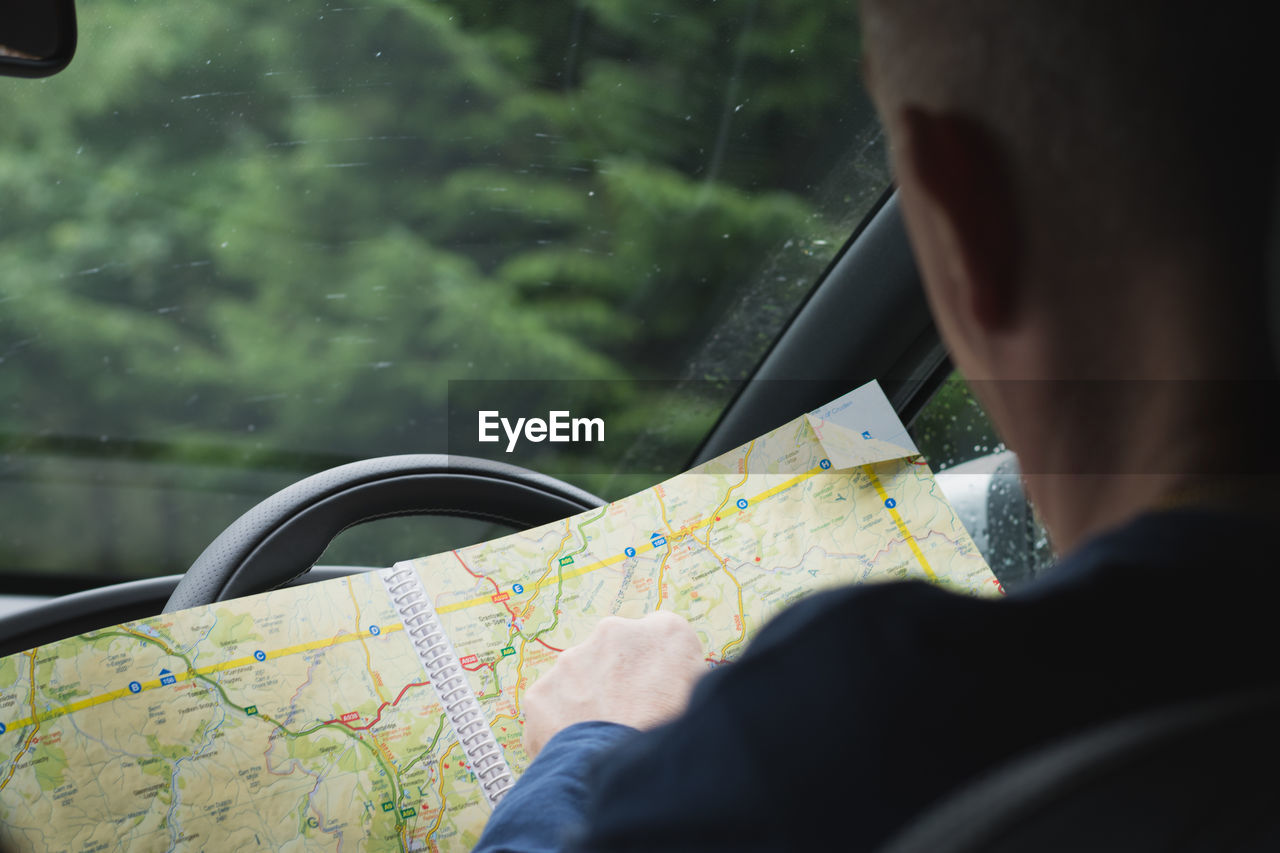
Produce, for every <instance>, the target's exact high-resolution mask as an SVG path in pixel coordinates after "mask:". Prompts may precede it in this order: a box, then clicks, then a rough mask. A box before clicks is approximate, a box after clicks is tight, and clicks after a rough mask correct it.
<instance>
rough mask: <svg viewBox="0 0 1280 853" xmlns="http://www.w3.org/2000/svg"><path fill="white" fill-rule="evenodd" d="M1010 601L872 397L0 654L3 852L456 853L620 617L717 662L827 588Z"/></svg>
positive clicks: (855, 397) (470, 839)
mask: <svg viewBox="0 0 1280 853" xmlns="http://www.w3.org/2000/svg"><path fill="white" fill-rule="evenodd" d="M906 578H919V579H923V580H927V581H931V582H934V583H938V584H941V585H944V586H947V587H949V588H951V589H954V590H955V591H957V592H960V593H966V594H979V595H982V594H993V595H995V594H999V585H998V584H997V583H996V580H995V578H994V577H993V576H992V574H991V572H990V570H989V569H988V568H987V566H986V564H985V563H984V562H983V560H982V558H981V556H980V555H979V554H978V552H977V549H976V548H975V547H974V545H973V542H972V541H971V540H970V538H969V536H968V534H967V533H966V532H965V530H964V528H963V527H962V526H961V524H960V522H959V521H958V520H957V519H956V516H955V513H954V512H953V511H952V509H951V507H950V506H949V505H948V504H947V502H946V500H945V499H944V498H943V497H942V494H941V492H940V490H939V489H938V487H937V485H936V483H935V482H934V479H933V475H932V473H931V472H930V470H929V468H928V466H927V465H926V464H925V462H924V460H923V459H921V458H920V456H919V453H918V451H917V450H916V448H915V446H914V444H912V443H911V440H910V438H909V437H908V436H907V433H906V430H905V429H904V428H903V427H902V424H901V423H900V422H899V421H898V419H897V417H896V416H895V415H894V413H893V410H892V408H891V407H890V406H889V404H888V401H887V400H886V399H885V398H884V395H883V393H882V392H881V391H880V389H879V387H878V386H877V385H875V384H874V383H873V384H871V385H868V386H864V387H863V388H860V389H858V390H856V391H854V392H852V393H850V394H848V395H846V396H845V397H843V398H841V399H840V400H838V401H836V402H835V403H832V404H831V405H829V406H825V407H823V408H822V409H820V410H818V411H815V412H813V413H811V414H809V415H805V416H803V417H801V418H798V419H796V420H794V421H792V422H790V423H788V424H786V425H784V426H782V427H779V428H778V429H776V430H774V431H772V432H770V433H768V434H767V435H765V436H763V437H761V438H759V439H757V440H755V441H753V442H751V443H749V444H747V445H745V446H743V447H740V448H738V449H736V450H734V451H732V452H729V453H726V454H724V455H723V456H720V457H718V458H716V459H713V460H712V461H710V462H707V463H705V464H703V465H701V466H699V467H697V468H695V469H693V470H692V471H689V472H687V473H684V474H681V475H679V476H677V477H674V478H672V479H670V480H667V481H665V482H663V483H660V484H658V485H656V486H654V487H653V488H651V489H649V490H647V491H644V492H641V493H639V494H636V495H633V496H631V497H629V498H625V499H623V500H619V501H616V502H614V503H612V504H609V505H607V506H604V507H601V508H599V509H595V510H591V511H589V512H585V513H582V514H580V515H576V516H573V517H571V518H567V519H564V520H563V521H559V522H555V523H552V524H547V525H544V526H542V527H538V528H534V529H531V530H527V531H524V532H521V533H516V534H513V535H510V536H506V537H503V538H501V539H496V540H493V541H491V542H485V543H482V544H479V545H473V546H470V547H467V548H460V549H458V550H456V551H450V552H447V553H443V554H436V555H434V556H431V557H424V558H421V559H417V560H411V561H407V562H404V563H399V564H397V565H396V566H394V567H393V568H391V569H386V570H382V571H370V572H366V573H362V574H355V575H352V576H350V577H346V578H340V579H337V580H331V581H326V582H324V583H317V584H310V585H305V586H300V587H292V588H287V589H282V590H277V591H274V592H268V593H265V594H262V595H257V596H252V597H249V598H243V599H238V600H235V601H228V602H223V603H219V604H214V605H210V606H207V607H197V608H193V609H191V610H186V611H182V612H180V613H173V614H165V615H162V616H156V617H153V618H150V619H143V620H139V621H137V622H130V623H126V624H124V625H119V626H116V627H113V628H106V629H103V630H99V631H91V632H89V633H87V634H83V635H81V636H78V637H72V638H70V639H67V640H63V641H61V642H57V643H52V644H50V645H46V646H41V647H38V648H35V649H32V650H30V651H27V652H23V653H20V654H17V655H13V656H11V657H8V658H5V659H3V660H0V849H6V850H7V849H10V848H13V849H18V850H116V849H131V850H241V849H271V850H312V849H315V850H348V851H354V850H388V849H390V850H396V849H399V850H467V849H470V847H471V846H472V845H473V844H474V843H475V842H476V840H477V839H478V837H479V834H480V832H481V830H482V829H483V827H484V823H485V821H486V819H487V818H488V816H489V814H490V812H491V810H492V807H493V804H494V803H495V802H497V801H498V800H499V799H500V798H501V796H502V794H503V792H504V791H505V790H506V789H507V788H508V787H509V786H510V785H511V784H512V783H513V782H514V780H515V779H517V778H518V777H519V774H520V773H521V772H522V771H523V769H524V767H525V766H526V765H527V763H528V758H527V756H526V755H525V753H524V750H523V747H522V745H521V734H522V722H521V705H520V703H521V697H522V694H523V691H524V690H525V689H526V688H527V687H528V685H529V684H531V683H532V682H533V681H534V680H535V679H537V678H538V676H539V675H540V674H542V673H545V672H546V671H547V670H548V668H550V667H551V666H552V665H553V664H554V663H555V660H556V657H557V655H558V654H559V653H560V652H561V651H563V650H564V649H566V648H568V647H569V646H571V645H573V644H575V643H578V642H580V641H581V640H582V639H583V638H585V637H586V635H587V633H588V632H589V631H590V629H591V627H592V626H593V625H594V624H595V622H596V621H598V620H599V619H601V618H602V617H604V616H607V615H609V614H619V615H623V616H639V615H642V614H644V613H648V612H652V611H654V610H659V609H662V610H671V611H674V612H676V613H679V614H681V615H683V616H685V617H687V618H688V619H689V620H690V621H691V622H692V623H693V625H694V627H695V628H696V630H697V632H698V635H699V637H700V638H701V640H702V644H703V648H704V650H705V653H706V659H707V664H708V666H709V667H711V666H718V665H721V664H723V663H724V662H726V661H732V660H733V659H734V657H735V656H736V655H737V654H738V653H740V652H741V650H742V649H743V648H744V646H745V645H746V644H747V643H748V642H749V641H750V638H751V636H752V635H753V634H754V633H755V632H756V631H757V630H758V629H759V628H760V627H761V625H763V624H764V623H765V622H766V621H767V620H768V619H769V618H770V617H771V616H772V615H773V614H775V613H777V612H778V611H779V610H781V609H782V608H784V607H786V606H787V605H788V604H790V603H792V602H793V601H795V600H797V599H798V598H800V597H802V596H805V595H808V594H811V593H813V592H815V591H818V590H821V589H824V588H829V587H833V586H838V585H843V584H851V583H866V582H873V581H886V580H899V579H906Z"/></svg>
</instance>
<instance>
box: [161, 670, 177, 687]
mask: <svg viewBox="0 0 1280 853" xmlns="http://www.w3.org/2000/svg"><path fill="white" fill-rule="evenodd" d="M177 680H178V679H176V678H174V677H173V675H172V674H171V673H170V672H169V670H167V669H162V670H160V686H161V687H168V686H169V685H170V684H173V683H175V682H176V681H177Z"/></svg>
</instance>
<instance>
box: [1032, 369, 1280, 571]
mask: <svg viewBox="0 0 1280 853" xmlns="http://www.w3.org/2000/svg"><path fill="white" fill-rule="evenodd" d="M1020 390H1021V396H1022V397H1023V398H1025V399H1022V400H1015V401H1013V403H1012V405H1014V406H1017V407H1018V408H1021V409H1023V410H1024V419H1023V420H1022V424H1023V425H1025V426H1026V429H1025V430H1023V431H1022V433H1021V434H1020V440H1019V442H1018V443H1019V445H1020V446H1019V447H1018V450H1019V459H1020V461H1021V463H1022V466H1023V472H1024V477H1025V479H1026V486H1027V492H1028V494H1029V495H1030V497H1031V499H1032V502H1033V504H1034V505H1035V506H1036V508H1037V511H1038V512H1039V513H1040V516H1041V518H1042V519H1043V520H1044V522H1045V526H1046V527H1047V528H1048V529H1049V531H1050V534H1051V537H1052V539H1053V542H1054V546H1055V549H1056V550H1057V551H1058V552H1059V553H1062V554H1065V553H1067V552H1069V551H1071V550H1073V549H1074V548H1076V547H1077V546H1078V545H1080V544H1082V543H1083V542H1084V541H1086V540H1088V539H1090V538H1092V537H1093V536H1095V535H1097V534H1099V533H1101V532H1103V531H1105V530H1108V529H1110V528H1113V527H1116V526H1118V525H1120V524H1123V523H1125V522H1126V521H1129V520H1130V519H1132V518H1134V517H1136V516H1138V515H1140V514H1142V513H1144V512H1148V511H1152V510H1157V509H1162V508H1168V507H1171V506H1186V505H1212V504H1218V503H1221V504H1224V505H1225V504H1227V503H1228V502H1231V501H1233V500H1235V501H1237V502H1238V501H1239V500H1241V499H1243V498H1245V494H1246V493H1247V495H1248V498H1247V499H1248V500H1249V501H1251V502H1256V501H1257V500H1259V499H1260V498H1261V497H1263V496H1265V495H1270V494H1272V492H1273V489H1272V486H1273V485H1274V483H1275V478H1273V477H1262V476H1260V473H1259V472H1260V470H1261V469H1260V467H1259V466H1258V465H1257V464H1256V462H1257V460H1258V457H1257V456H1256V453H1257V451H1259V450H1260V449H1261V445H1260V436H1259V434H1258V423H1257V421H1258V418H1257V417H1256V415H1254V414H1253V413H1252V412H1251V411H1249V409H1248V405H1247V401H1248V400H1249V399H1250V398H1251V397H1252V399H1253V400H1255V401H1256V400H1257V399H1258V397H1257V396H1253V395H1256V394H1257V393H1258V389H1257V386H1256V385H1254V384H1252V383H1246V382H1233V381H1219V382H1215V381H1208V380H1200V381H1189V380H1182V381H1175V380H1164V381H1134V380H1129V381H1124V380H1121V381H1115V382H1102V381H1099V382H1072V383H1052V382H1050V383H1034V384H1033V385H1031V386H1029V387H1027V388H1025V389H1020ZM1275 390H1276V388H1275V384H1274V383H1271V384H1270V386H1268V387H1266V390H1265V391H1264V392H1263V395H1262V396H1263V398H1265V397H1269V396H1270V395H1271V393H1273V392H1274V391H1275ZM1233 496H1234V498H1233Z"/></svg>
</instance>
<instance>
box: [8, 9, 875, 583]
mask: <svg viewBox="0 0 1280 853" xmlns="http://www.w3.org/2000/svg"><path fill="white" fill-rule="evenodd" d="M79 15H80V46H79V52H78V55H77V56H76V58H75V60H74V61H73V62H72V64H71V66H70V67H69V68H68V69H67V70H66V71H65V72H63V73H61V74H59V75H58V76H56V77H53V78H50V79H48V80H44V81H30V80H10V79H6V80H4V81H2V82H0V198H3V200H4V201H3V212H0V395H2V396H0V399H2V400H3V409H2V410H0V411H2V413H0V454H2V458H0V476H3V488H2V489H0V572H2V573H3V577H4V578H5V583H6V584H7V585H8V587H9V588H10V589H14V590H17V589H18V588H20V587H21V586H22V584H24V583H29V582H32V579H40V578H43V579H45V580H44V581H43V584H44V586H43V587H42V588H41V591H46V592H50V591H56V588H55V587H53V586H50V585H49V579H50V578H51V577H52V578H58V579H61V581H62V582H63V585H64V588H65V587H66V585H68V584H74V583H83V582H85V579H86V578H89V577H90V576H93V577H96V582H102V581H103V580H106V579H110V578H123V577H137V576H146V575H156V574H167V573H172V572H177V571H181V570H183V569H184V568H185V567H186V566H187V565H189V564H190V562H191V561H192V559H194V557H195V556H196V555H197V554H198V553H199V552H200V550H201V549H202V548H203V546H204V545H205V544H207V543H208V541H210V540H211V539H212V538H213V537H214V536H215V535H216V534H217V533H218V532H219V531H220V530H221V529H222V528H223V527H224V526H225V525H226V524H227V523H229V522H230V521H231V520H233V519H234V518H235V517H236V516H237V515H239V514H240V513H241V512H243V511H244V510H246V509H247V508H248V507H250V506H251V505H252V504H253V503H255V502H256V501H258V500H260V499H261V498H262V497H264V496H266V495H267V494H270V493H271V492H272V491H274V490H276V489H278V488H280V487H282V486H284V485H287V484H288V483H290V482H293V481H294V480H297V479H299V478H301V477H303V476H305V475H307V474H310V473H313V472H315V471H317V470H320V469H323V468H325V467H329V466H332V465H336V464H340V463H342V462H346V461H350V460H353V459H357V458H364V457H370V456H381V455H387V454H395V453H414V452H445V451H447V450H448V449H449V447H450V445H449V441H448V436H447V426H448V418H447V417H446V413H447V410H448V405H449V398H450V393H451V387H453V388H455V390H456V386H457V383H459V382H460V381H469V380H504V381H524V382H528V383H529V386H528V387H530V388H532V389H536V390H535V391H533V392H530V393H533V394H534V397H535V402H538V403H540V404H541V405H542V406H543V408H544V409H547V410H550V409H556V408H567V407H570V406H571V405H572V401H571V400H568V399H566V398H565V396H564V395H565V394H567V393H568V392H567V391H565V390H564V389H565V388H567V387H569V386H568V383H570V382H571V381H589V382H593V383H597V385H600V386H605V387H608V388H609V391H608V393H602V394H601V393H598V394H596V395H595V397H594V398H593V399H594V400H595V401H596V402H595V405H596V406H597V410H595V411H592V412H590V413H589V414H591V415H593V416H603V417H604V419H605V420H606V422H607V423H608V424H609V428H610V430H611V432H610V435H609V442H608V452H607V455H605V456H600V457H599V458H595V457H593V456H592V454H603V453H606V451H605V450H604V449H603V448H593V447H591V446H576V447H574V449H573V451H572V453H569V452H566V451H560V454H559V456H558V457H557V459H556V460H554V461H553V462H548V465H547V466H544V467H550V468H551V469H552V470H550V473H554V474H557V475H559V476H562V477H566V478H567V479H570V480H572V481H574V482H578V483H579V484H581V485H584V486H585V487H587V488H590V489H593V490H595V491H597V492H598V493H600V494H602V495H603V496H605V497H614V496H618V495H621V494H623V493H625V492H627V491H629V490H632V489H634V488H635V487H636V486H637V485H641V483H638V482H637V480H636V473H637V472H638V471H639V472H642V473H643V479H644V481H645V482H652V481H653V480H654V479H656V477H655V473H656V472H665V473H675V472H676V471H678V470H679V469H681V468H682V467H683V466H684V464H685V463H686V462H687V460H688V458H689V456H690V453H691V452H692V451H693V450H694V448H695V447H696V445H697V444H698V442H699V440H700V439H701V438H702V437H703V436H704V435H705V434H706V432H707V431H708V430H709V428H710V426H711V425H712V422H713V421H714V419H715V417H716V416H717V415H718V413H719V412H720V411H721V409H723V407H724V405H725V404H726V402H727V401H728V400H729V399H730V398H731V396H732V395H733V393H734V391H735V389H736V387H737V385H738V384H739V383H740V382H742V381H743V380H744V379H745V378H746V377H747V376H748V375H749V374H750V372H751V370H752V369H753V367H754V366H755V365H756V363H757V362H758V360H759V359H760V357H761V356H762V354H763V353H764V351H765V350H766V348H767V347H768V346H769V344H770V343H771V342H772V341H773V340H774V338H775V337H776V336H777V334H778V332H779V331H780V329H781V328H782V327H783V326H784V324H785V323H786V321H787V319H788V318H789V316H790V315H791V314H792V312H793V311H794V310H795V309H796V307H797V306H798V304H799V303H800V301H801V300H802V299H803V298H804V296H805V295H806V293H807V292H808V291H809V290H810V289H811V288H812V286H813V284H814V283H815V281H816V280H817V279H818V278H819V277H820V275H821V273H822V271H823V270H824V269H825V268H826V266H827V265H828V264H829V263H830V261H831V260H832V258H833V257H834V255H835V253H836V252H837V251H838V250H839V248H840V246H841V245H842V243H843V242H844V241H845V240H846V239H847V237H848V235H849V234H850V233H851V232H852V231H853V230H854V228H855V227H856V225H857V224H858V222H859V221H860V220H861V218H862V217H863V216H864V215H865V214H866V213H867V211H869V210H870V209H871V208H872V207H873V206H874V204H875V202H876V201H877V199H879V198H880V197H881V196H882V194H883V193H884V191H885V189H886V187H887V186H888V183H889V176H888V173H887V167H886V163H885V157H884V152H883V150H882V144H881V140H882V138H881V132H880V129H879V127H878V125H877V123H876V119H875V116H874V113H873V110H872V108H871V106H870V104H869V102H868V100H867V98H866V96H865V94H864V93H863V90H862V87H861V81H860V79H859V55H858V44H859V37H858V32H857V24H856V9H855V8H854V6H853V4H850V3H846V2H836V0H818V2H813V0H805V2H800V0H784V2H775V3H768V4H764V3H758V2H756V0H736V2H729V1H728V0H722V2H719V3H717V2H710V3H697V4H689V3H681V2H675V0H651V2H647V3H644V4H637V3H619V2H615V0H575V2H560V1H559V0H555V1H554V2H553V0H542V2H538V3H523V4H513V3H497V2H491V0H469V2H465V3H463V2H452V1H451V0H450V1H449V2H446V1H445V0H440V1H439V2H427V0H337V2H333V3H326V2H320V0H291V2H275V3H263V2H257V0H220V2H217V3H197V4H192V3H178V2H161V0H94V2H92V3H82V4H81V8H80V10H79ZM637 380H665V381H675V382H683V383H684V385H683V388H684V392H683V393H684V394H685V401H684V404H682V405H679V406H675V405H655V398H654V396H653V393H652V391H651V390H647V389H649V387H650V386H648V385H646V383H645V382H643V381H637ZM451 383H452V385H451ZM557 389H559V390H557ZM664 393H665V391H664ZM538 395H541V398H539V397H538ZM557 395H558V396H557ZM543 398H545V399H543ZM619 448H624V449H626V448H630V449H631V450H632V452H631V454H630V455H629V456H628V455H627V454H625V453H622V454H620V453H619ZM491 455H492V456H493V458H499V459H501V458H503V453H502V452H501V448H495V449H494V452H493V453H492V454H491ZM637 458H643V459H644V460H645V462H644V464H643V465H632V467H631V468H628V467H627V466H628V464H629V463H625V462H622V461H619V460H623V459H630V460H632V462H634V460H635V459H637ZM627 475H630V476H627ZM455 524H456V523H455ZM454 530H455V531H456V528H454ZM454 535H455V536H456V535H459V534H457V533H456V532H455V534H454ZM443 544H446V545H453V544H461V543H457V542H446V543H443ZM396 547H402V548H407V549H409V550H408V553H388V554H385V555H383V557H382V560H383V563H380V564H385V562H386V560H388V559H392V558H395V557H403V556H411V555H412V554H416V553H424V552H426V551H429V550H432V548H433V543H431V542H430V540H429V539H424V538H421V537H419V538H416V539H412V540H411V541H409V542H406V543H405V544H403V545H399V544H398V545H397V546H396ZM338 557H339V558H341V557H342V555H341V554H339V555H338Z"/></svg>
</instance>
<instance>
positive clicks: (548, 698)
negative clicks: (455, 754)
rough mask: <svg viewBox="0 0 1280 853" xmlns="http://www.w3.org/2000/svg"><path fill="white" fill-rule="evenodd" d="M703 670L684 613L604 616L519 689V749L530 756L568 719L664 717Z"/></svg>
mask: <svg viewBox="0 0 1280 853" xmlns="http://www.w3.org/2000/svg"><path fill="white" fill-rule="evenodd" d="M706 671H707V668H706V663H705V662H704V660H703V653H702V647H701V645H700V644H699V642H698V635H697V634H695V633H694V631H693V626H691V625H690V624H689V623H688V622H687V621H685V620H684V619H683V618H681V617H679V616H676V615H675V614H673V613H663V612H658V613H650V614H649V615H648V616H645V617H644V618H642V619H623V618H621V617H618V616H610V617H607V618H605V619H604V620H602V621H601V622H600V623H599V624H597V625H596V627H595V630H594V631H592V632H591V636H590V637H588V638H587V641H586V642H585V643H583V644H582V645H579V646H574V647H573V648H570V649H566V650H565V651H564V652H563V653H561V655H560V659H559V660H558V661H556V664H555V666H554V667H552V668H551V671H550V672H548V673H547V674H546V675H545V676H543V677H542V678H541V679H539V680H538V681H537V682H535V683H534V684H533V686H531V687H530V688H529V689H528V691H526V692H525V695H524V703H523V705H524V720H525V722H524V745H525V749H526V750H527V751H528V753H529V756H530V757H531V758H532V757H533V756H535V755H537V754H538V753H539V752H540V751H541V750H542V747H543V746H544V745H546V742H547V741H548V740H550V739H551V737H552V735H554V734H555V733H556V732H558V731H560V730H561V729H564V728H567V727H569V726H571V725H573V724H574V723H584V722H588V721H592V720H603V721H605V722H610V723H622V724H623V725H627V726H633V727H635V728H637V729H647V728H651V727H653V726H656V725H658V724H659V723H663V722H666V721H667V720H669V719H671V718H672V717H675V716H676V715H678V714H679V713H680V712H681V711H683V710H684V707H685V705H686V704H687V703H688V701H689V693H690V692H691V691H692V690H693V684H694V682H695V681H697V680H698V678H699V677H700V676H701V675H702V674H703V673H705V672H706Z"/></svg>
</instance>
